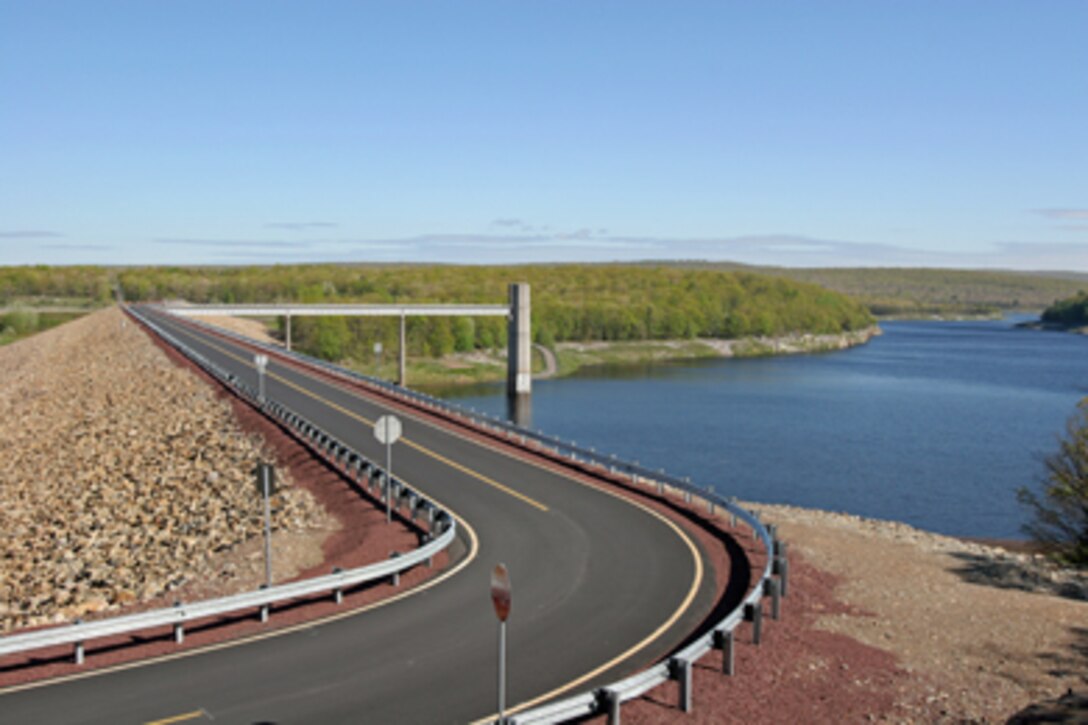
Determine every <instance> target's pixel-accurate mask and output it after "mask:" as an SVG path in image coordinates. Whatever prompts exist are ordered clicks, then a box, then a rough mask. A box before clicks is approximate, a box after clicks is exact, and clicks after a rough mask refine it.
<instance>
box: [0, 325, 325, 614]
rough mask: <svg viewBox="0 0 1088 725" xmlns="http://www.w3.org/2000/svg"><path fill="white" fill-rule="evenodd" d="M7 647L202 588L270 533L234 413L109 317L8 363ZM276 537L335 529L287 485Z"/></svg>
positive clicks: (41, 340) (252, 453) (0, 607)
mask: <svg viewBox="0 0 1088 725" xmlns="http://www.w3.org/2000/svg"><path fill="white" fill-rule="evenodd" d="M0 372H2V375H0V449H2V450H3V451H4V455H3V457H2V458H0V531H3V534H4V535H3V538H2V539H0V547H2V548H0V631H4V632H8V631H11V630H13V629H15V628H20V627H26V626H35V625H41V624H46V623H53V622H63V621H70V620H73V619H75V618H77V617H84V616H87V615H88V614H94V613H96V612H101V611H104V610H115V609H117V608H119V607H121V606H123V605H125V604H129V603H135V602H140V601H145V600H148V599H152V598H154V597H156V596H159V595H161V594H163V593H165V592H168V591H173V590H176V589H177V588H179V587H181V586H183V585H184V584H186V583H187V582H191V581H197V580H201V579H218V580H220V581H222V580H224V579H229V578H230V577H231V576H232V574H231V570H230V569H226V570H220V568H219V563H221V562H222V560H223V555H224V553H225V552H228V551H230V550H232V549H234V548H235V547H237V546H238V545H239V544H242V543H243V542H246V541H247V540H248V539H252V538H254V537H258V536H260V535H261V532H262V518H261V516H262V508H261V505H260V500H259V498H258V497H257V496H256V495H255V492H254V485H253V481H252V475H251V473H250V472H251V470H252V469H253V467H254V466H255V465H256V463H257V461H258V460H259V459H260V458H261V457H262V454H263V453H264V452H263V451H262V444H261V441H260V439H259V438H256V437H253V436H248V435H246V434H245V433H243V432H242V431H241V430H240V429H239V428H238V426H237V425H236V423H235V421H234V419H233V418H232V415H231V412H230V408H229V406H228V405H227V404H226V403H224V402H223V401H221V400H217V399H216V397H215V395H214V394H213V392H212V390H211V389H210V388H209V387H208V386H207V385H206V384H205V383H203V382H201V381H200V380H199V379H198V378H197V377H196V376H195V375H193V374H192V373H190V372H188V371H186V370H183V369H180V368H178V367H177V366H175V365H174V364H172V363H171V362H170V361H169V360H168V359H167V358H166V356H165V355H164V354H163V353H162V352H161V351H160V350H159V349H158V348H156V347H155V346H154V345H153V344H151V342H150V340H149V339H148V338H147V336H146V335H145V333H143V332H142V331H141V330H140V329H138V328H137V327H136V326H135V325H134V324H133V323H132V322H130V321H129V322H126V321H125V319H124V316H123V315H122V314H121V312H120V311H119V310H117V309H109V310H104V311H101V312H97V313H95V314H92V315H89V316H87V317H84V318H82V319H80V320H76V321H74V322H71V323H69V324H66V325H63V326H61V327H58V328H56V329H53V330H50V331H48V332H45V333H42V334H40V335H37V336H34V337H32V338H28V339H26V340H23V341H21V342H18V343H15V344H13V345H11V346H8V347H6V348H4V349H2V350H0ZM281 484H282V485H283V488H282V489H281V492H280V493H279V494H277V496H276V497H275V498H274V499H273V509H274V516H273V527H274V529H275V530H277V531H285V532H289V531H302V530H311V529H325V528H328V527H329V520H328V518H327V516H326V514H325V513H324V511H323V510H322V509H321V508H320V507H319V506H318V505H317V504H316V503H315V502H314V501H313V499H312V498H311V497H310V495H309V494H308V493H306V492H305V491H303V490H301V489H298V488H293V487H292V485H291V481H290V480H281Z"/></svg>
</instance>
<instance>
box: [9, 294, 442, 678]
mask: <svg viewBox="0 0 1088 725" xmlns="http://www.w3.org/2000/svg"><path fill="white" fill-rule="evenodd" d="M128 312H129V313H130V314H132V315H133V316H134V317H136V318H137V319H138V320H139V321H140V322H141V323H142V324H144V325H146V326H147V327H148V328H150V329H151V330H152V331H154V332H155V334H157V335H159V336H160V337H161V338H162V339H163V340H165V341H166V342H167V343H169V344H170V345H172V346H173V347H174V348H175V349H177V350H178V351H179V352H180V353H182V354H183V355H185V356H186V357H188V358H189V359H190V360H192V361H193V362H194V363H195V364H196V365H198V366H199V367H200V368H201V369H203V370H204V371H205V372H207V373H208V374H209V375H212V376H213V377H215V378H216V379H217V380H219V381H220V382H222V383H224V384H225V385H227V386H228V387H230V388H232V389H233V390H234V392H235V393H236V394H238V395H239V396H240V397H242V398H243V399H245V400H246V401H247V402H249V403H250V404H252V405H254V406H256V407H258V408H259V409H260V410H262V411H263V412H264V413H265V414H266V415H268V416H270V417H272V418H274V419H276V420H278V421H279V422H280V423H281V425H283V426H284V427H286V428H287V429H288V430H290V431H291V432H292V433H293V434H294V435H295V436H296V437H297V438H299V439H300V440H301V441H302V442H303V443H305V444H306V445H308V446H309V447H311V448H312V449H314V450H315V451H317V452H319V453H321V454H322V455H324V456H325V457H326V459H327V460H328V461H329V462H330V463H332V464H333V465H335V466H337V467H338V468H339V469H340V471H341V472H342V473H343V474H344V475H346V476H348V477H350V478H353V479H354V480H355V481H356V482H358V483H359V484H360V485H363V486H366V488H367V489H368V490H369V491H370V492H371V493H372V494H374V495H376V496H378V497H380V498H383V499H384V496H385V493H386V491H387V490H388V491H389V492H390V495H391V497H392V501H393V502H394V508H396V509H397V511H398V512H400V514H401V515H404V516H408V517H410V518H411V520H412V521H418V520H419V518H420V517H421V516H422V517H423V518H424V519H425V520H426V522H427V532H426V533H425V534H424V536H423V539H424V542H423V545H422V546H420V547H419V548H417V549H415V550H413V551H410V552H407V553H404V554H398V555H395V556H394V557H393V558H391V559H389V560H388V561H382V562H378V563H377V564H370V565H368V566H363V567H359V568H356V569H348V570H343V571H340V570H334V571H333V573H332V574H328V575H325V576H319V577H313V578H310V579H305V580H302V581H297V582H291V583H289V584H279V585H275V586H271V587H265V588H261V589H259V590H257V591H252V592H243V593H241V594H235V595H231V596H227V597H220V598H217V599H208V600H204V601H200V602H195V603H189V604H185V603H181V602H178V603H177V604H175V605H174V606H173V607H163V608H159V609H153V610H149V611H146V612H139V613H136V614H129V615H124V616H119V617H110V618H107V619H101V620H95V621H92V622H81V621H79V620H77V621H76V623H74V624H69V625H64V626H60V627H52V628H49V629H43V630H40V631H36V632H25V633H21V634H13V635H8V636H4V637H0V656H4V655H10V654H18V653H22V652H28V651H33V650H38V649H44V648H46V647H54V646H59V645H66V644H70V645H74V647H75V652H74V656H75V662H76V664H83V662H84V656H85V649H84V646H85V643H86V642H88V641H91V640H95V639H103V638H106V637H113V636H117V635H122V634H131V633H134V632H139V631H144V630H148V629H155V628H161V627H173V632H174V641H175V642H177V643H179V644H180V643H181V642H183V641H184V638H185V626H186V624H187V623H189V622H193V621H196V620H202V619H208V618H211V617H216V616H222V615H226V614H231V613H237V612H241V611H245V610H249V609H253V610H256V611H258V612H259V614H260V618H261V621H262V622H265V621H268V618H269V614H270V611H271V606H272V605H273V604H276V603H279V602H286V601H292V600H297V599H300V598H303V597H312V596H314V595H317V594H321V593H324V592H329V593H331V594H332V595H333V597H334V599H335V601H336V603H337V604H339V603H340V602H341V601H342V600H343V593H344V591H345V590H347V589H351V588H352V587H356V586H359V585H361V584H365V583H368V582H375V581H380V580H382V579H387V578H388V579H390V580H391V582H392V584H393V585H394V586H397V585H399V583H400V574H401V573H403V572H404V571H406V570H408V569H411V568H413V567H415V566H419V565H420V564H427V565H430V563H431V562H432V560H433V558H434V556H436V555H437V554H439V553H440V552H442V551H443V550H445V549H446V547H448V546H449V545H450V544H451V543H453V540H454V538H455V537H456V534H457V526H456V522H455V520H454V519H453V517H452V516H451V515H450V514H449V512H447V511H445V510H443V509H442V508H440V507H439V506H438V505H437V504H435V503H433V502H431V501H429V500H428V499H427V498H426V497H425V496H423V495H422V494H420V493H418V492H416V491H415V490H413V489H412V488H410V487H409V486H407V485H405V484H404V483H402V482H401V481H399V480H398V479H397V478H396V476H388V475H387V474H386V472H385V471H384V470H383V469H382V468H381V467H380V466H378V465H377V464H375V463H374V462H372V461H370V460H369V459H367V458H366V457H365V456H363V455H362V454H360V453H358V452H357V451H355V450H353V449H351V448H350V447H348V446H346V445H344V444H343V443H341V442H339V441H337V440H336V439H335V438H333V437H332V436H330V435H328V434H327V433H325V432H324V431H322V430H321V429H320V428H319V427H317V426H316V425H314V424H313V423H311V422H310V421H308V420H306V419H305V418H303V417H302V416H300V415H297V414H296V413H294V412H293V411H291V410H289V409H288V408H286V407H285V406H283V405H281V404H279V403H277V402H274V401H269V400H258V398H257V394H256V392H255V391H254V390H253V389H252V388H251V387H249V386H248V385H246V384H245V383H243V382H241V381H240V380H238V379H237V378H236V377H235V376H234V375H233V374H231V373H229V372H227V371H226V370H224V369H223V368H221V367H219V366H218V365H216V364H215V363H214V362H212V361H211V360H209V359H207V358H206V357H204V356H203V355H201V354H200V353H198V352H196V351H195V350H193V349H191V348H190V347H188V346H187V345H185V344H184V343H182V342H181V341H180V340H178V339H177V338H176V337H174V336H173V335H171V334H170V333H169V332H167V331H166V330H163V329H162V328H161V327H160V326H158V325H156V324H155V323H154V322H152V321H151V320H149V319H147V318H146V316H144V315H142V314H140V313H139V312H138V311H137V310H134V309H131V308H130V309H128Z"/></svg>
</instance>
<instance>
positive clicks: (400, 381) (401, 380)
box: [397, 312, 408, 388]
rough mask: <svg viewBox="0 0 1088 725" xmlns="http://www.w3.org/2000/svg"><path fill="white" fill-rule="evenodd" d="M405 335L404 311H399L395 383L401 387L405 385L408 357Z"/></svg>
mask: <svg viewBox="0 0 1088 725" xmlns="http://www.w3.org/2000/svg"><path fill="white" fill-rule="evenodd" d="M405 337H406V336H405V332H404V312H401V313H400V374H399V377H398V378H397V385H399V386H401V387H402V388H403V387H404V385H405V377H406V375H407V373H406V372H405V370H406V367H407V358H408V349H407V348H408V346H407V344H406V342H405Z"/></svg>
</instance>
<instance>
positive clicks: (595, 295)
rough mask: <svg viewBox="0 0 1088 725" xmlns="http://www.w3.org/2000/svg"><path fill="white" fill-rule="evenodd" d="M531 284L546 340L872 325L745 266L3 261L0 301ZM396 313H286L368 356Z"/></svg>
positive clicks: (445, 337)
mask: <svg viewBox="0 0 1088 725" xmlns="http://www.w3.org/2000/svg"><path fill="white" fill-rule="evenodd" d="M515 281H522V282H528V283H529V284H530V285H531V287H532V317H533V323H532V324H533V336H534V339H535V341H536V342H538V343H541V344H543V345H546V346H550V345H553V344H554V343H556V342H561V341H568V340H577V341H590V340H617V341H620V340H628V341H629V340H664V339H690V338H695V337H719V338H737V337H747V336H761V335H768V336H774V335H782V334H786V333H790V332H812V333H835V332H842V331H848V330H856V329H861V328H864V327H867V326H869V325H871V324H872V322H873V319H872V317H871V315H870V314H869V312H868V311H867V310H866V309H865V307H864V306H862V305H860V304H858V303H857V302H855V301H853V300H851V299H849V298H848V297H846V296H844V295H842V294H839V293H836V292H832V291H829V290H827V289H824V288H821V287H819V286H817V285H814V284H808V283H800V282H795V281H792V280H787V279H782V278H776V277H771V276H767V275H761V274H754V273H751V272H745V271H722V270H702V269H683V268H678V267H670V266H665V265H662V266H631V265H579V264H558V265H531V266H513V267H491V266H486V267H485V266H448V265H446V266H436V265H297V266H286V265H278V266H260V267H257V266H254V267H215V268H213V267H122V268H99V267H11V268H3V269H0V302H3V303H5V304H9V303H10V302H11V301H15V300H21V299H26V298H42V297H47V298H55V299H62V298H63V299H72V298H80V297H82V298H88V299H92V300H95V301H97V302H102V303H104V302H107V301H108V300H109V299H110V298H111V295H112V294H113V290H115V289H116V290H119V291H120V293H121V294H122V296H123V298H124V299H125V300H127V301H130V302H138V301H150V300H171V299H184V300H188V301H190V302H194V303H242V302H302V303H315V302H326V303H328V302H359V303H423V302H439V303H441V302H448V303H452V302H457V303H466V304H468V303H478V304H502V303H505V302H506V298H507V285H508V284H509V283H510V282H515ZM396 324H397V323H396V321H395V320H392V319H385V320H383V319H379V318H343V317H323V318H298V319H294V320H292V326H293V329H292V336H293V338H294V341H295V344H296V346H297V347H298V348H299V349H301V350H303V351H306V352H310V353H312V354H316V355H319V356H321V357H324V358H326V359H333V360H337V359H357V360H363V359H369V356H370V355H372V354H373V353H372V350H373V344H374V343H375V342H379V341H380V342H382V343H383V344H384V345H385V346H386V349H390V350H392V349H395V341H396ZM408 332H409V335H408V337H409V353H410V354H413V355H420V356H440V355H443V354H446V353H449V352H454V351H462V352H463V351H471V350H474V349H488V348H494V347H502V346H503V345H505V342H506V324H505V321H504V320H502V319H501V318H440V317H439V318H409V321H408Z"/></svg>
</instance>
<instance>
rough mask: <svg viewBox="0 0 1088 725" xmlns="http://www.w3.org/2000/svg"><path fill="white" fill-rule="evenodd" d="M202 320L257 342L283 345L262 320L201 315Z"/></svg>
mask: <svg viewBox="0 0 1088 725" xmlns="http://www.w3.org/2000/svg"><path fill="white" fill-rule="evenodd" d="M200 321H201V322H205V323H207V324H209V325H214V326H215V327H218V328H220V329H223V330H229V331H231V332H236V333H238V334H239V335H245V336H246V337H248V338H250V339H252V340H256V341H257V342H263V343H266V344H269V345H278V346H280V347H283V342H281V341H280V340H277V339H276V338H274V337H272V334H271V333H270V332H269V330H268V325H266V324H265V323H263V322H261V321H260V320H254V319H250V318H248V317H229V316H226V315H224V316H222V317H215V316H213V317H201V318H200Z"/></svg>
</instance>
